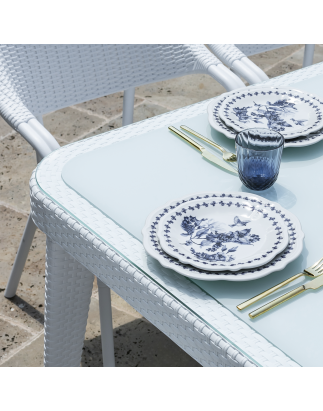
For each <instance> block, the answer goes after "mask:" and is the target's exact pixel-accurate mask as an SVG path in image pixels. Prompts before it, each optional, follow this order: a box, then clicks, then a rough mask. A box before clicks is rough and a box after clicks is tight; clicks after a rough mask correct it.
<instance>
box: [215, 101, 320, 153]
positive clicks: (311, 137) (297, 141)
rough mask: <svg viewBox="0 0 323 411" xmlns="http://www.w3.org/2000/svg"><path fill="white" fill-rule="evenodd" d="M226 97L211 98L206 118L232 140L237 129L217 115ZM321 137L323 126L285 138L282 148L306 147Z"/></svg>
mask: <svg viewBox="0 0 323 411" xmlns="http://www.w3.org/2000/svg"><path fill="white" fill-rule="evenodd" d="M226 98H227V95H222V96H220V97H216V98H214V99H212V100H211V102H210V103H209V105H208V108H207V110H208V120H209V123H210V125H211V127H212V128H214V129H215V130H217V131H219V132H220V133H222V134H224V135H225V136H226V137H228V138H230V139H231V140H234V139H235V138H236V135H237V131H235V130H234V129H232V128H230V127H228V126H227V125H226V124H225V122H224V121H223V120H221V119H220V117H219V109H220V107H221V105H222V103H223V102H224V100H225V99H226ZM322 139H323V128H321V129H320V130H318V131H316V132H314V133H310V134H308V135H307V136H303V137H296V138H292V139H288V140H285V144H284V148H288V147H296V148H297V147H306V146H310V145H312V144H316V143H318V142H319V141H321V140H322Z"/></svg>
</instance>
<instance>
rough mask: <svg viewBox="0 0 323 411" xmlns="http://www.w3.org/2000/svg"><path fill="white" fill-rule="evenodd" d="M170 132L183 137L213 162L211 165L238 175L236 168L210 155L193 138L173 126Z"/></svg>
mask: <svg viewBox="0 0 323 411" xmlns="http://www.w3.org/2000/svg"><path fill="white" fill-rule="evenodd" d="M168 128H169V130H171V131H172V132H173V133H175V134H176V135H177V136H178V137H181V138H182V139H183V140H185V141H187V142H188V143H189V144H191V146H193V147H194V148H196V149H197V150H199V151H200V152H201V153H202V156H203V157H204V158H206V159H207V160H209V161H211V163H214V164H216V165H218V166H220V167H222V168H225V169H226V170H228V171H231V173H235V174H238V172H237V170H236V169H235V168H233V167H232V166H230V165H229V164H227V163H226V162H225V161H223V160H221V159H219V158H218V157H216V156H215V155H214V154H212V153H210V152H209V151H207V150H206V149H205V148H204V147H203V146H201V145H200V144H198V143H197V142H196V141H195V140H193V139H192V138H191V137H189V136H187V135H186V134H184V133H182V132H181V131H180V130H177V128H175V127H173V126H169V127H168Z"/></svg>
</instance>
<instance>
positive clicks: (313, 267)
mask: <svg viewBox="0 0 323 411" xmlns="http://www.w3.org/2000/svg"><path fill="white" fill-rule="evenodd" d="M322 261H323V257H322V258H321V259H320V260H318V261H316V263H314V264H313V265H312V266H311V267H310V268H312V269H313V270H314V269H315V267H316V266H317V265H319V264H320V263H321V262H322Z"/></svg>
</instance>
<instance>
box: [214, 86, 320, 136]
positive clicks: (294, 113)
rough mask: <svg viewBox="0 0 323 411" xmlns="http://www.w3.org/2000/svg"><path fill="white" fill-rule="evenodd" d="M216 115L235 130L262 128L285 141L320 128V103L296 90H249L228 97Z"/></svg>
mask: <svg viewBox="0 0 323 411" xmlns="http://www.w3.org/2000/svg"><path fill="white" fill-rule="evenodd" d="M219 116H220V118H221V119H222V120H223V121H224V122H225V123H226V124H227V125H228V126H229V127H232V128H234V129H235V130H236V131H241V130H243V129H246V128H251V127H255V126H258V127H259V126H263V127H266V128H270V129H272V130H274V131H278V132H281V133H282V134H283V135H284V137H285V138H287V139H289V138H295V137H298V136H302V135H307V134H310V133H311V132H315V131H317V130H319V129H320V128H322V126H323V102H322V101H321V100H320V99H319V98H318V97H315V96H313V95H310V94H306V93H302V92H300V91H297V90H295V91H293V90H286V89H278V88H276V89H250V90H246V91H240V92H237V93H236V95H231V96H228V97H227V98H226V99H225V101H224V102H223V105H222V106H221V108H220V111H219Z"/></svg>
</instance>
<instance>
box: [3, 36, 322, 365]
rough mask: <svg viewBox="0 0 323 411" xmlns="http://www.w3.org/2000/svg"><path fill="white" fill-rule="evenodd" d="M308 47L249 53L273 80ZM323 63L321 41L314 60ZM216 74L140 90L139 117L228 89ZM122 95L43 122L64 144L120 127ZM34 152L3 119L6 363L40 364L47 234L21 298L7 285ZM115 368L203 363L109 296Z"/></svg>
mask: <svg viewBox="0 0 323 411" xmlns="http://www.w3.org/2000/svg"><path fill="white" fill-rule="evenodd" d="M303 53H304V46H303V45H300V44H297V45H291V46H288V47H285V48H281V49H277V50H273V51H269V52H266V53H260V54H258V55H256V56H252V57H250V59H251V60H252V61H254V62H255V63H256V64H257V65H258V66H259V67H261V68H263V69H264V70H265V71H266V72H267V75H268V76H269V77H273V76H278V75H281V74H284V73H287V72H290V71H293V70H297V69H299V68H300V67H301V66H302V63H303ZM321 61H323V46H322V45H316V48H315V56H314V62H315V63H316V62H321ZM224 91H225V90H224V88H223V87H222V86H221V85H219V84H218V83H217V82H216V81H214V80H213V79H212V78H211V77H210V76H207V75H201V74H194V75H190V76H184V77H181V78H177V79H172V80H167V81H162V82H158V83H154V84H151V85H145V86H141V87H138V88H137V89H136V97H135V110H134V121H140V120H143V119H145V118H149V117H151V116H155V115H158V114H162V113H165V112H167V111H169V110H173V109H177V108H180V107H183V106H186V105H189V104H193V103H196V102H198V101H202V100H205V99H208V98H212V97H214V96H217V95H219V94H221V93H223V92H224ZM122 105H123V93H115V94H112V95H110V96H105V97H100V98H98V99H94V100H91V101H89V102H86V103H81V104H77V105H75V106H72V107H68V108H65V109H62V110H58V111H56V112H54V113H49V114H46V115H45V116H44V124H45V127H47V128H48V129H49V131H50V132H51V133H53V134H54V136H55V137H56V138H57V140H58V142H59V143H60V144H61V145H65V144H67V143H69V142H71V141H77V140H79V139H82V138H86V137H89V136H92V135H96V134H100V133H103V132H106V131H110V130H112V129H114V128H117V127H120V126H121V125H122ZM35 166H36V158H35V153H34V152H33V150H32V148H31V147H30V146H29V144H27V143H26V142H25V141H24V140H23V139H22V138H21V137H20V136H19V135H18V134H17V133H15V132H14V131H13V130H11V128H10V127H9V126H8V125H7V124H6V123H5V122H4V121H3V120H2V119H1V118H0V336H1V337H0V355H1V354H2V359H0V366H2V367H5V366H13V367H16V366H29V367H30V366H37V367H39V366H42V363H43V338H44V337H43V321H44V275H45V235H44V234H43V233H41V232H40V231H39V230H37V232H36V236H35V239H34V241H33V244H32V248H31V251H30V253H29V256H28V261H27V263H26V267H25V270H24V272H23V275H22V278H21V281H20V284H19V287H18V291H17V296H15V297H14V298H12V299H10V300H8V299H5V298H4V288H5V285H6V282H7V279H8V277H9V274H10V270H11V266H12V263H13V261H14V257H15V253H16V250H17V248H18V245H19V242H20V238H21V236H22V232H23V229H24V226H25V223H26V220H27V215H28V213H29V208H30V207H29V186H28V184H29V178H30V175H31V173H32V170H33V169H34V168H35ZM111 299H112V306H113V325H114V341H115V355H116V363H117V366H198V364H197V363H196V362H195V361H194V360H193V359H192V358H191V357H189V356H188V355H187V354H186V353H185V352H184V351H182V350H181V349H180V348H179V347H178V346H177V345H176V344H174V343H173V342H172V341H171V340H170V339H168V338H167V337H166V336H165V335H164V334H163V333H161V332H160V331H159V330H158V329H157V328H156V327H154V326H153V325H152V324H150V323H149V322H148V321H147V320H145V319H144V318H143V317H142V316H141V315H140V314H139V313H138V312H137V311H136V310H134V309H133V308H132V307H131V306H130V305H129V304H128V303H126V302H125V301H124V300H122V298H120V297H119V296H118V295H117V294H115V293H114V292H112V293H111ZM85 338H86V339H85V342H84V350H83V356H82V366H102V354H101V346H100V344H101V341H100V324H99V310H98V293H97V286H96V282H94V287H93V293H92V299H91V307H90V314H89V319H88V325H87V331H86V336H85Z"/></svg>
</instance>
